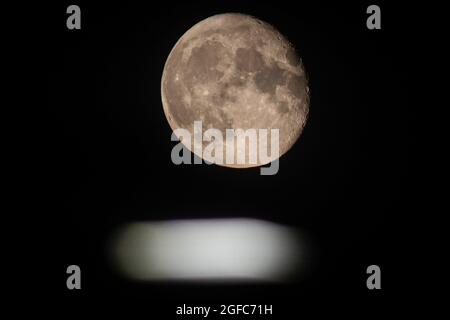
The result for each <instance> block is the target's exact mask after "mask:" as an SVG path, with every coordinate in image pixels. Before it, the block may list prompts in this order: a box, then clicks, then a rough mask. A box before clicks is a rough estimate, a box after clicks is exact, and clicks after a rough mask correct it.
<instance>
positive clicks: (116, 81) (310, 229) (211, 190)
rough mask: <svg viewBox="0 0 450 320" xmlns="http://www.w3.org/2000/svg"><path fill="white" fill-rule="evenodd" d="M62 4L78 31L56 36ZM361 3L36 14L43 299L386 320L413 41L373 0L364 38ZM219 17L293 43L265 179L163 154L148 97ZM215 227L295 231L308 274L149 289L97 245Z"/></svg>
mask: <svg viewBox="0 0 450 320" xmlns="http://www.w3.org/2000/svg"><path fill="white" fill-rule="evenodd" d="M312 3H314V4H312ZM70 4H78V5H80V8H81V12H82V18H81V19H82V28H81V30H68V29H67V28H66V18H67V14H66V8H67V6H68V5H70ZM370 4H372V3H369V2H361V3H356V2H355V3H345V4H344V3H334V2H333V4H329V3H328V4H327V3H325V2H319V3H316V2H315V1H314V2H311V1H309V2H308V3H307V2H306V1H292V2H286V3H285V2H284V1H275V2H263V1H181V2H179V3H177V2H172V1H170V2H169V1H166V2H161V3H157V2H151V1H145V2H136V3H130V2H128V1H127V2H120V3H117V4H112V3H109V2H106V3H103V4H93V3H91V2H87V1H82V2H80V1H78V2H73V3H72V2H70V3H69V2H67V3H66V2H64V3H59V4H57V5H54V6H50V5H49V6H48V7H49V8H48V11H47V12H46V14H47V15H48V16H47V17H48V19H46V24H47V25H48V26H49V28H50V29H49V32H48V33H47V34H46V41H45V43H44V45H45V47H44V50H45V51H46V52H47V58H48V60H47V61H46V62H45V63H46V64H47V66H48V68H47V69H48V78H47V92H48V105H47V106H48V107H47V110H45V117H43V118H44V119H43V120H42V123H43V125H42V127H41V133H42V134H43V139H42V141H43V142H42V146H41V147H42V158H43V163H44V165H43V169H42V170H43V175H45V183H44V185H43V186H42V192H43V194H44V195H43V200H44V201H45V208H46V210H45V214H44V217H43V221H42V223H43V226H41V227H42V235H41V236H42V237H44V238H45V240H46V241H45V242H46V244H47V246H46V249H45V256H46V260H45V266H46V267H47V268H48V270H47V272H48V274H49V275H48V277H47V279H48V280H49V281H48V287H47V290H49V292H50V294H51V295H52V301H53V302H54V303H57V304H58V305H60V306H64V307H66V308H68V309H70V310H73V309H76V310H77V311H79V312H81V314H84V313H85V312H90V311H88V310H97V312H101V314H104V315H105V316H106V315H109V314H111V315H115V314H117V312H120V311H123V310H125V311H126V312H139V313H140V317H144V319H165V318H177V317H176V315H175V309H176V306H178V305H180V304H181V305H182V304H183V303H186V304H192V305H214V304H215V305H220V304H227V303H230V304H255V303H256V304H273V306H274V307H273V308H274V316H273V317H274V318H281V319H294V318H296V317H300V316H302V314H303V312H304V314H314V315H317V316H320V315H325V314H331V315H347V316H351V317H352V318H353V317H354V318H358V319H360V318H367V314H366V311H364V310H371V314H377V313H378V314H383V313H384V312H383V310H386V308H388V307H389V306H390V305H391V304H393V303H394V300H395V297H396V296H397V295H399V294H400V291H401V286H400V283H399V279H400V276H399V275H400V274H401V265H399V264H398V261H397V260H398V252H400V251H401V250H402V244H403V240H402V239H399V237H398V230H399V225H400V224H401V221H402V217H403V215H404V204H403V203H404V201H405V198H406V197H407V194H408V188H409V187H408V186H409V180H410V178H409V173H408V170H409V168H408V163H409V159H408V145H409V143H408V139H409V130H410V129H409V110H408V99H410V98H409V95H410V92H409V90H410V89H409V88H408V87H407V86H406V83H407V80H409V78H410V77H411V74H409V73H410V71H408V70H409V68H408V61H407V60H408V58H406V57H407V55H406V54H405V53H406V52H407V51H408V50H409V48H408V46H410V44H409V36H408V35H407V30H406V27H405V24H404V23H402V17H404V12H403V11H402V10H403V9H402V8H401V7H395V6H394V5H392V4H388V3H384V2H381V3H380V2H378V3H375V4H378V5H379V6H380V7H381V12H382V29H381V30H368V29H367V28H366V19H367V16H368V15H367V14H366V8H367V6H368V5H370ZM226 12H240V13H245V14H250V15H254V16H256V17H257V18H259V19H261V20H264V21H266V22H269V23H270V24H272V25H274V26H275V27H276V28H277V29H278V30H279V31H280V32H281V33H282V34H284V35H285V36H286V37H287V38H288V39H289V40H290V41H291V42H292V43H294V45H295V46H296V48H297V50H298V52H299V54H300V56H301V57H302V60H303V63H304V66H305V69H306V72H307V74H308V77H309V85H310V89H311V104H310V117H309V120H308V122H307V124H306V127H305V129H304V131H303V134H302V136H301V137H300V139H299V140H298V141H297V143H296V144H295V145H294V147H293V148H292V149H291V150H290V151H289V152H288V153H287V154H286V155H284V156H283V157H282V158H281V160H280V170H279V172H278V174H277V175H274V176H261V175H260V174H259V169H258V168H253V169H247V170H232V169H227V168H224V167H219V166H207V165H191V166H187V165H181V166H176V165H174V164H173V163H172V162H171V159H170V152H171V149H172V147H173V146H174V145H175V143H174V142H172V141H170V135H171V129H170V127H169V125H168V122H167V120H166V118H165V116H164V112H163V108H162V103H161V95H160V82H161V75H162V70H163V67H164V63H165V61H166V58H167V56H168V54H169V52H170V50H171V49H172V47H173V45H174V44H175V42H176V41H177V40H178V39H179V37H181V36H182V35H183V33H184V32H185V31H186V30H188V29H189V28H190V27H191V26H192V25H194V24H195V23H197V22H199V21H200V20H202V19H205V18H207V17H209V16H211V15H214V14H218V13H226ZM213 217H250V218H257V219H264V220H269V221H274V222H277V223H280V224H284V225H290V226H295V227H298V228H300V229H302V230H304V231H305V232H306V233H307V234H308V235H309V236H310V238H311V241H312V242H313V243H314V250H315V251H314V253H315V256H314V264H313V266H312V267H311V270H310V273H309V274H308V275H307V276H305V277H304V278H302V279H298V280H297V281H292V282H291V283H288V284H284V285H276V284H259V285H231V284H230V285H218V284H215V285H214V284H208V285H194V284H176V283H175V284H173V283H172V284H165V283H158V284H156V283H140V282H133V281H129V280H127V279H125V278H123V277H121V276H120V275H119V274H116V273H115V271H114V270H113V269H112V268H111V266H110V264H109V261H108V256H107V253H106V247H107V243H108V239H109V237H110V235H111V233H112V232H113V231H114V230H115V229H116V228H117V227H119V226H121V225H122V224H124V223H127V222H132V221H141V220H164V219H174V218H181V219H182V218H213ZM71 264H77V265H79V266H80V267H81V270H82V290H79V291H69V290H67V288H66V277H67V275H66V268H67V266H69V265H71ZM371 264H376V265H379V266H380V268H381V270H382V290H378V291H376V290H368V289H367V288H366V278H367V274H366V268H367V266H369V265H371ZM119 310H120V311H119ZM99 314H100V313H99ZM192 317H194V316H192ZM225 317H226V316H225ZM130 318H135V317H132V316H130ZM267 318H270V317H267Z"/></svg>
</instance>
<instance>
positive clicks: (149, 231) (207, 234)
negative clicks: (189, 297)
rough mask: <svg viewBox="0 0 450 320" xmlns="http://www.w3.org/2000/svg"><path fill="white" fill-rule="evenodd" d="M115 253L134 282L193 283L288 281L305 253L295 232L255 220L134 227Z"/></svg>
mask: <svg viewBox="0 0 450 320" xmlns="http://www.w3.org/2000/svg"><path fill="white" fill-rule="evenodd" d="M112 249H113V255H114V258H115V262H116V264H117V267H119V270H121V271H122V272H123V273H124V274H125V275H126V276H127V277H129V278H132V279H138V280H189V281H190V280H194V281H197V280H233V281H239V280H244V281H278V280H283V279H285V278H286V277H287V276H289V275H291V274H292V273H296V272H297V271H298V268H299V266H300V265H299V262H300V260H301V258H302V252H303V248H302V247H301V243H300V241H299V237H298V236H297V233H296V232H295V231H294V230H292V229H290V228H287V227H283V226H280V225H277V224H274V223H271V222H267V221H261V220H254V219H210V220H171V221H160V222H139V223H132V224H129V225H126V226H125V227H124V228H123V229H122V230H120V232H119V233H118V234H117V235H116V237H115V239H114V242H113V245H112Z"/></svg>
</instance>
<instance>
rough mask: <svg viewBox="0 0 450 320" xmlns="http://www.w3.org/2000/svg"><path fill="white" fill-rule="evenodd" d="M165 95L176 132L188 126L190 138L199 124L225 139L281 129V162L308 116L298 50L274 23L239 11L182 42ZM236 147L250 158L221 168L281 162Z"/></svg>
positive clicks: (167, 70) (167, 74)
mask: <svg viewBox="0 0 450 320" xmlns="http://www.w3.org/2000/svg"><path fill="white" fill-rule="evenodd" d="M161 96H162V103H163V108H164V113H165V115H166V118H167V120H168V122H169V124H170V127H171V128H172V130H176V129H179V128H183V129H186V130H188V131H189V132H190V133H191V134H192V136H194V122H195V121H201V122H202V127H203V130H206V129H209V128H215V129H218V130H220V131H221V132H222V134H223V137H225V136H226V130H227V129H234V130H236V129H243V130H247V129H256V130H260V129H266V130H267V131H268V132H270V131H271V130H272V129H278V130H279V131H278V132H279V144H278V145H279V154H278V155H277V156H276V157H277V158H278V157H280V156H281V155H283V154H284V153H286V152H287V151H288V150H289V149H290V148H291V147H292V146H293V145H294V143H295V142H296V141H297V139H298V138H299V137H300V135H301V133H302V130H303V128H304V126H305V123H306V120H307V117H308V111H309V87H308V80H307V76H306V74H305V70H304V67H303V63H302V61H301V59H300V57H299V56H298V54H297V52H296V50H295V48H294V47H293V45H292V44H291V43H290V42H289V41H288V40H287V39H286V38H285V37H284V36H283V35H281V34H280V32H278V31H277V30H276V29H275V28H274V27H273V26H271V25H270V24H268V23H266V22H263V21H261V20H259V19H257V18H255V17H252V16H248V15H244V14H235V13H227V14H219V15H215V16H212V17H209V18H207V19H205V20H202V21H200V22H199V23H197V24H196V25H194V26H193V27H192V28H191V29H189V30H188V31H187V32H186V33H185V34H184V35H183V36H182V37H181V38H180V39H179V40H178V42H177V43H176V44H175V46H174V47H173V49H172V51H171V52H170V54H169V56H168V58H167V61H166V64H165V66H164V71H163V75H162V80H161ZM267 139H268V140H270V136H269V138H267ZM182 143H183V144H184V145H186V147H187V148H188V149H189V150H191V151H192V152H194V153H195V154H196V155H197V156H199V157H200V158H203V159H204V160H207V161H209V162H213V163H214V160H211V159H205V156H204V154H199V153H198V152H196V151H195V148H192V147H191V145H190V144H186V143H185V141H184V140H183V139H182ZM200 143H201V144H202V145H203V146H205V145H207V144H208V142H200ZM233 148H234V150H235V151H236V152H235V154H236V153H239V152H245V153H246V158H245V159H246V162H245V163H243V164H242V163H241V164H226V163H216V164H219V165H223V166H227V167H233V168H247V167H254V166H260V165H264V164H266V163H268V162H271V161H273V160H275V159H273V158H272V159H270V160H268V161H265V162H264V161H262V160H261V159H260V158H259V157H258V162H257V163H256V164H255V163H250V162H249V158H250V153H251V152H254V151H253V150H252V149H251V148H248V141H247V140H246V142H245V143H244V149H245V150H240V149H242V144H241V145H240V147H236V146H234V147H233ZM239 148H240V149H239Z"/></svg>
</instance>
